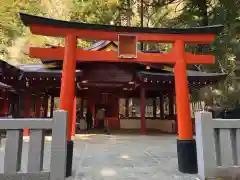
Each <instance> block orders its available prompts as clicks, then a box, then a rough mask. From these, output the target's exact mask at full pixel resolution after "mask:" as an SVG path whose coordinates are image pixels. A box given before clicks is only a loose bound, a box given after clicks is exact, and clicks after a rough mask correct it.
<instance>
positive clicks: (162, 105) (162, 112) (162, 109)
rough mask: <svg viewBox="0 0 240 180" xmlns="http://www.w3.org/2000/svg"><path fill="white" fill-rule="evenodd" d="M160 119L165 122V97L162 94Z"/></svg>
mask: <svg viewBox="0 0 240 180" xmlns="http://www.w3.org/2000/svg"><path fill="white" fill-rule="evenodd" d="M159 98H160V118H161V120H164V100H163V95H162V94H160V97H159Z"/></svg>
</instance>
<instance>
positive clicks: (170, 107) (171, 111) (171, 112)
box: [168, 93, 174, 116]
mask: <svg viewBox="0 0 240 180" xmlns="http://www.w3.org/2000/svg"><path fill="white" fill-rule="evenodd" d="M168 100H169V101H168V103H169V104H168V105H169V107H168V108H169V116H173V114H174V107H173V106H174V102H173V101H174V99H173V93H169V94H168Z"/></svg>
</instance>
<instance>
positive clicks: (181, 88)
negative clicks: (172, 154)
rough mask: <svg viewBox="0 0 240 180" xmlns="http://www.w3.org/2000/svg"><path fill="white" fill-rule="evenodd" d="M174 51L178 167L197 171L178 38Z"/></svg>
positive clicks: (180, 43) (182, 44) (187, 171)
mask: <svg viewBox="0 0 240 180" xmlns="http://www.w3.org/2000/svg"><path fill="white" fill-rule="evenodd" d="M173 51H174V54H175V55H176V64H175V67H174V75H175V90H176V102H177V120H178V123H177V124H178V140H177V156H178V169H179V171H180V172H182V173H197V171H198V170H197V150H196V141H195V140H194V139H193V127H192V120H191V114H190V103H189V90H188V79H187V70H186V62H185V56H184V42H183V41H181V40H177V41H176V42H175V44H174V48H173Z"/></svg>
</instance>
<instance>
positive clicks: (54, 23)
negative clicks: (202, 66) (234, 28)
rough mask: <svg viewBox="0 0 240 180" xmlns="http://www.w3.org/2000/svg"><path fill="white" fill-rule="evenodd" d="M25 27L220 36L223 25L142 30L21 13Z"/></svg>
mask: <svg viewBox="0 0 240 180" xmlns="http://www.w3.org/2000/svg"><path fill="white" fill-rule="evenodd" d="M19 14H20V18H21V20H22V22H23V23H24V25H25V26H30V25H42V26H51V27H56V28H71V29H85V30H100V31H107V32H129V33H152V34H219V33H220V32H221V30H222V28H223V25H212V26H201V27H191V28H141V27H126V26H114V25H101V24H88V23H79V22H72V21H62V20H56V19H50V18H45V17H40V16H34V15H30V14H25V13H19Z"/></svg>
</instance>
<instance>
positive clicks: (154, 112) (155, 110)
mask: <svg viewBox="0 0 240 180" xmlns="http://www.w3.org/2000/svg"><path fill="white" fill-rule="evenodd" d="M153 117H154V118H156V117H157V103H156V97H155V98H153Z"/></svg>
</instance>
